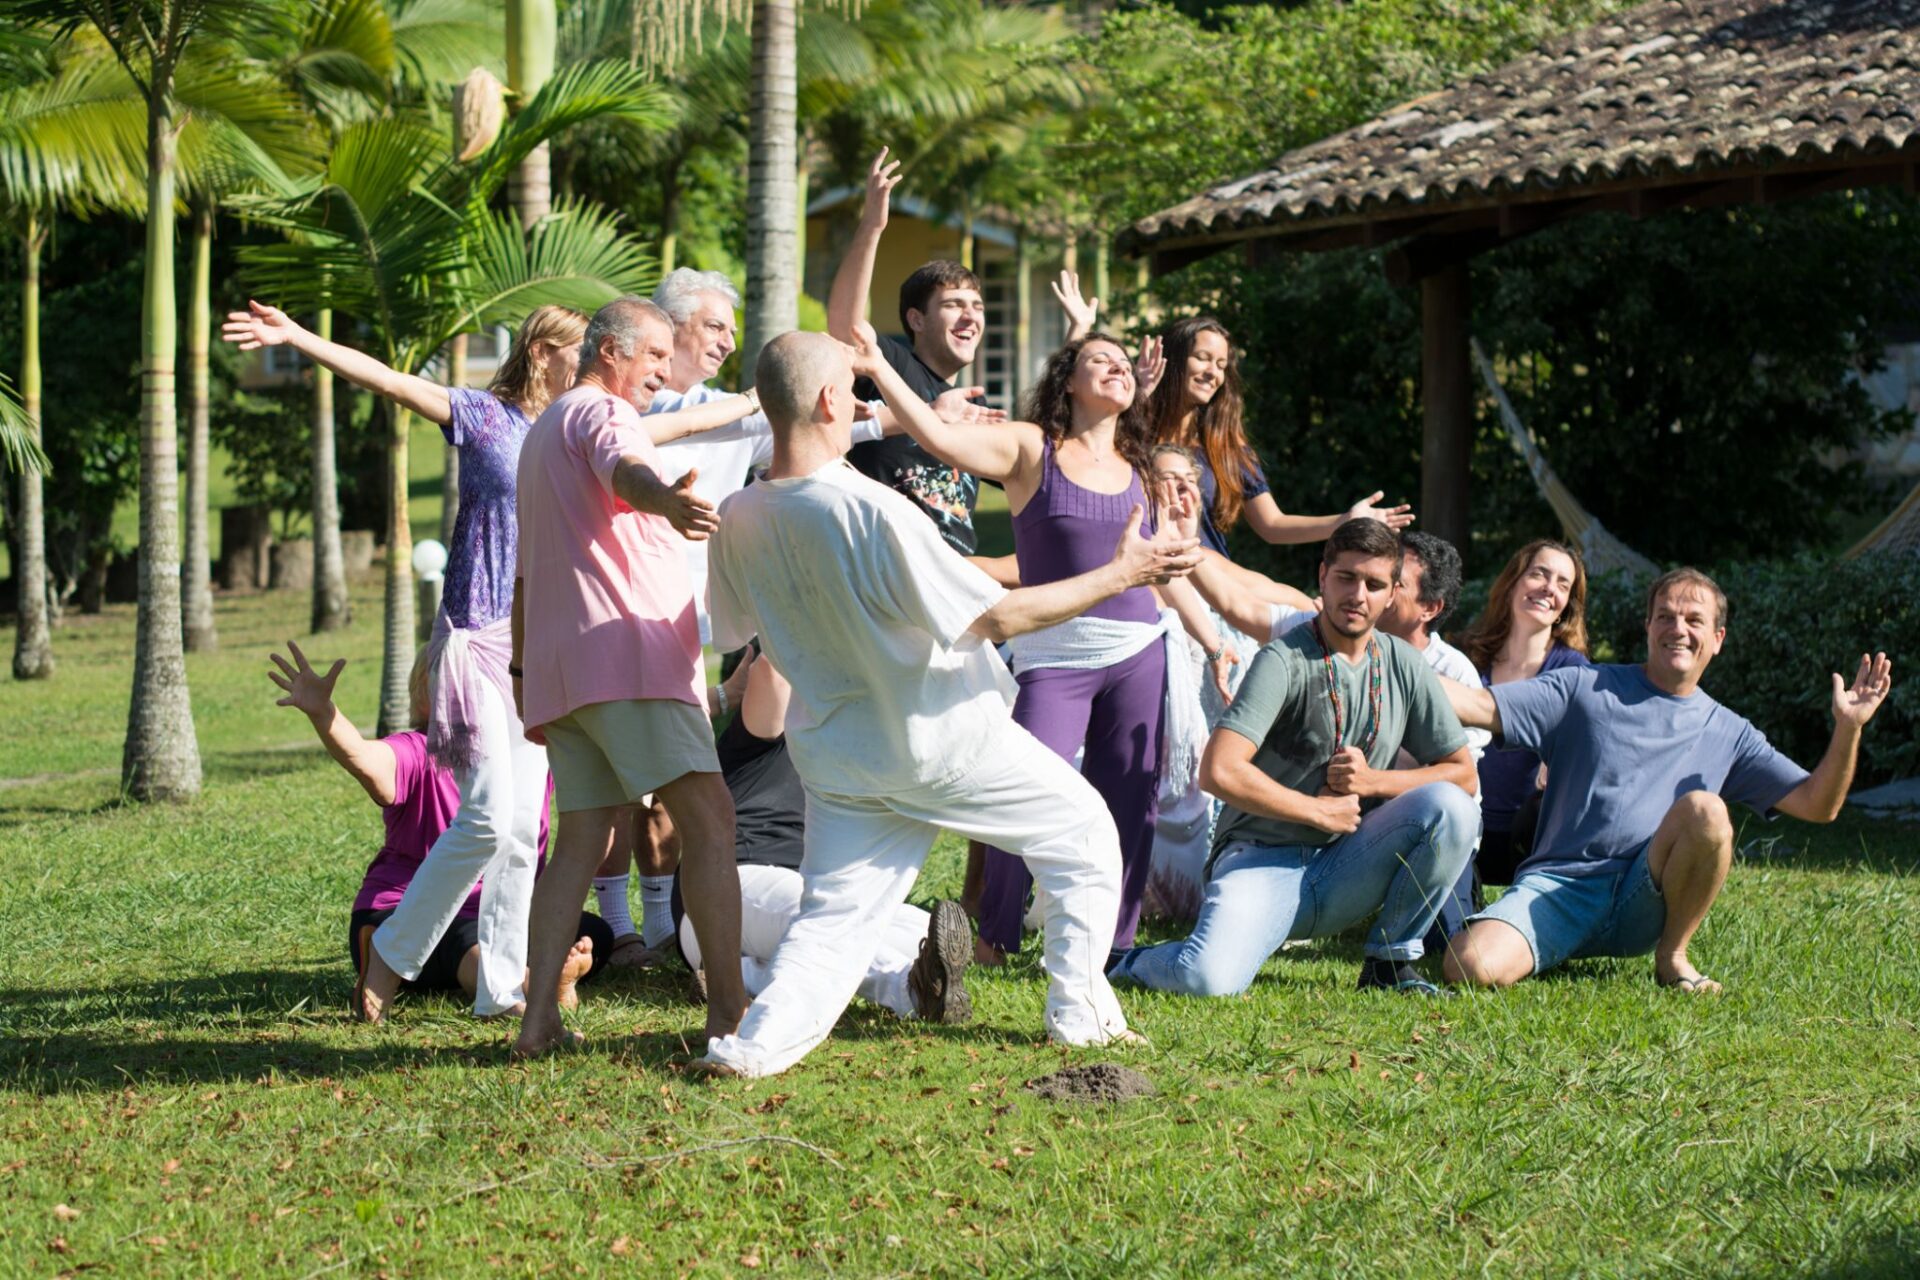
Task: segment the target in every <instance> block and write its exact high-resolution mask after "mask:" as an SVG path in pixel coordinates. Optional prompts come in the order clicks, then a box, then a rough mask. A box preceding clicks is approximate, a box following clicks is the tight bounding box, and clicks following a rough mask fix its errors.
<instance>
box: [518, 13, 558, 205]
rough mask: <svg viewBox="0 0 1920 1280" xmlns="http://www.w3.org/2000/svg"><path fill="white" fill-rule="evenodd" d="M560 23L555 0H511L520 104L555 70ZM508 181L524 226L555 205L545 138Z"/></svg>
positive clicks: (530, 96)
mask: <svg viewBox="0 0 1920 1280" xmlns="http://www.w3.org/2000/svg"><path fill="white" fill-rule="evenodd" d="M558 28H559V17H558V11H557V10H556V8H555V5H554V0H507V87H508V88H510V89H512V90H513V92H514V104H515V106H516V107H522V106H525V105H526V104H527V103H528V102H529V101H531V100H532V98H533V96H534V95H535V94H537V93H539V92H540V90H541V87H542V86H544V85H545V84H546V83H547V81H548V80H549V79H550V78H551V77H552V76H553V53H554V45H555V42H556V40H557V38H558ZM508 186H509V188H510V191H509V197H508V198H509V199H510V200H511V201H512V202H513V208H514V211H515V212H516V213H518V214H519V215H520V225H521V226H522V227H531V226H533V224H534V223H536V222H538V221H540V219H542V218H544V217H546V216H547V213H548V211H549V210H550V209H551V208H552V207H553V172H552V167H551V164H550V163H549V159H548V153H547V144H546V143H544V142H543V143H541V144H540V145H539V146H537V147H535V148H534V149H533V151H532V152H531V153H530V154H529V155H528V156H527V158H526V159H525V160H523V161H521V162H520V166H519V168H517V169H515V170H514V171H513V176H512V178H511V179H510V180H509V183H508Z"/></svg>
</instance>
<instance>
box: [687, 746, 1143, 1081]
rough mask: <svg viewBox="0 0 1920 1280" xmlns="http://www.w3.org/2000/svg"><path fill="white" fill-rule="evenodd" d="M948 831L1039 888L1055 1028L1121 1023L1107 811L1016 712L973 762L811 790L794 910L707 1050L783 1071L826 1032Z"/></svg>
mask: <svg viewBox="0 0 1920 1280" xmlns="http://www.w3.org/2000/svg"><path fill="white" fill-rule="evenodd" d="M803 780H804V779H803ZM942 829H945V830H948V831H952V832H953V833H955V834H956V835H959V836H961V837H962V838H964V839H968V840H979V841H982V842H984V843H986V844H989V845H993V846H995V847H997V848H1001V849H1005V850H1006V851H1007V852H1008V853H1012V854H1016V855H1018V856H1019V857H1021V858H1022V859H1024V860H1025V861H1026V863H1027V866H1028V868H1029V869H1030V870H1031V871H1032V873H1033V878H1034V882H1035V884H1036V885H1037V886H1038V887H1039V889H1040V890H1041V892H1042V893H1043V894H1044V895H1045V901H1046V903H1047V915H1046V947H1045V950H1044V953H1043V954H1044V962H1045V964H1046V969H1047V1011H1046V1025H1047V1032H1048V1034H1049V1035H1050V1036H1052V1037H1053V1038H1054V1039H1055V1040H1058V1041H1060V1042H1062V1043H1064V1044H1074V1045H1083V1044H1103V1043H1105V1042H1106V1041H1108V1040H1111V1039H1113V1038H1115V1037H1117V1036H1120V1035H1123V1034H1125V1032H1126V1029H1127V1020H1126V1017H1125V1015H1124V1014H1122V1013H1121V1012H1120V1002H1119V1001H1118V1000H1117V999H1115V998H1114V994H1113V988H1112V987H1110V986H1108V985H1107V979H1106V975H1105V974H1104V973H1103V972H1102V967H1103V966H1104V965H1105V963H1106V960H1107V953H1108V951H1109V950H1111V949H1112V946H1113V928H1114V921H1115V920H1116V918H1117V917H1118V915H1119V912H1120V839H1119V836H1118V835H1117V834H1116V833H1115V831H1114V826H1113V818H1112V817H1111V816H1110V815H1109V814H1108V812H1107V806H1106V802H1105V801H1103V800H1102V799H1101V798H1100V795H1099V793H1098V792H1096V791H1095V790H1094V789H1093V787H1092V786H1091V785H1089V784H1088V782H1087V780H1086V779H1084V778H1082V777H1081V776H1080V775H1079V773H1078V772H1076V771H1075V770H1074V768H1073V766H1072V765H1070V764H1068V763H1067V762H1066V761H1065V760H1062V759H1061V758H1060V757H1059V756H1057V755H1055V754H1054V753H1053V752H1051V751H1049V750H1047V748H1046V747H1045V746H1043V745H1041V743H1040V741H1039V739H1037V738H1035V737H1034V736H1033V735H1032V734H1030V733H1028V732H1027V731H1026V730H1025V729H1022V728H1021V727H1020V726H1018V725H1016V724H1014V723H1013V722H1012V720H1011V719H1009V720H1008V721H1006V723H1005V727H1004V729H1003V731H1002V733H1001V736H1000V737H999V739H998V740H997V741H995V742H993V743H992V744H991V745H990V746H989V747H988V748H987V749H986V750H985V751H983V752H981V754H980V757H979V761H978V763H976V764H975V765H974V766H973V767H972V768H971V769H969V770H966V771H965V772H962V773H960V774H958V775H956V776H954V777H951V778H947V779H945V780H943V781H940V782H935V783H927V784H923V785H919V786H913V787H903V788H901V789H900V790H899V791H896V792H893V793H891V794H888V795H885V796H836V795H829V794H825V793H822V792H819V791H816V790H814V789H813V788H812V787H811V786H809V787H808V788H807V834H806V855H805V857H804V859H803V861H802V863H801V867H800V874H801V878H802V881H803V884H804V888H803V891H802V894H801V899H800V910H799V914H798V915H797V916H796V917H795V918H794V919H793V922H792V924H791V925H790V926H789V927H788V928H787V932H786V937H785V939H784V940H783V941H782V942H781V943H780V946H779V949H778V950H777V951H776V952H775V953H774V956H773V963H772V965H771V967H770V972H769V973H768V975H767V983H766V986H765V987H764V988H763V989H762V990H761V992H760V994H759V995H758V996H757V997H756V998H755V1000H754V1002H753V1004H752V1005H751V1006H750V1007H749V1008H748V1009H747V1016H746V1017H745V1018H744V1019H743V1020H742V1021H741V1023H740V1029H739V1030H738V1031H737V1032H735V1033H734V1034H733V1035H730V1036H726V1037H723V1038H720V1039H715V1040H711V1041H709V1042H708V1052H707V1056H708V1059H709V1060H710V1061H713V1062H716V1063H720V1064H723V1065H725V1066H728V1067H731V1068H732V1069H733V1070H735V1071H737V1072H739V1073H740V1074H741V1075H744V1076H770V1075H776V1074H778V1073H779V1072H782V1071H785V1070H786V1069H787V1068H788V1067H790V1066H792V1065H793V1064H794V1063H796V1062H798V1061H800V1059H801V1058H803V1057H805V1056H806V1055H807V1053H808V1052H809V1051H810V1050H812V1049H813V1047H814V1046H815V1045H817V1044H819V1043H820V1042H821V1041H822V1040H824V1039H826V1037H827V1033H828V1032H830V1031H831V1030H832V1029H833V1024H834V1023H835V1022H836V1021H838V1020H839V1017H840V1013H841V1011H842V1010H844V1009H845V1008H846V1007H847V1002H848V1001H850V1000H851V999H852V998H853V996H854V993H855V991H856V990H858V989H859V987H860V984H861V981H862V979H863V977H864V976H865V975H866V974H867V973H868V972H869V971H870V970H871V969H872V968H873V966H874V960H875V953H876V952H877V951H878V950H879V948H880V947H881V945H882V939H883V937H884V936H885V934H886V924H887V922H888V921H890V920H891V919H892V918H893V914H894V912H895V911H896V910H897V909H898V908H899V907H900V905H901V904H902V903H904V902H905V901H906V897H907V891H908V890H909V889H911V888H912V887H913V882H914V879H915V878H916V877H917V876H918V875H919V874H920V867H921V865H922V864H923V863H924V862H925V861H926V858H927V854H928V852H929V851H930V850H931V849H932V848H933V842H934V839H935V837H936V836H937V835H938V834H939V832H940V831H941V830H942ZM743 870H744V869H743Z"/></svg>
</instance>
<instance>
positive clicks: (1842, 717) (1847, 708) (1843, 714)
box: [1833, 653, 1893, 728]
mask: <svg viewBox="0 0 1920 1280" xmlns="http://www.w3.org/2000/svg"><path fill="white" fill-rule="evenodd" d="M1892 691H1893V663H1892V661H1891V660H1890V659H1888V657H1887V655H1886V654H1884V653H1877V654H1874V655H1873V656H1872V657H1868V656H1867V655H1866V654H1864V653H1863V654H1861V655H1860V669H1859V671H1857V672H1855V673H1854V677H1853V683H1852V684H1851V685H1849V684H1847V683H1846V681H1845V680H1844V679H1843V678H1842V677H1841V676H1840V674H1839V673H1838V672H1835V673H1834V677H1833V719H1834V723H1836V724H1851V725H1853V726H1854V727H1855V728H1860V727H1862V726H1864V725H1865V724H1866V723H1867V721H1869V720H1871V719H1873V713H1874V712H1876V711H1878V710H1879V709H1880V704H1881V703H1883V702H1885V701H1886V700H1887V695H1888V694H1889V693H1891V692H1892Z"/></svg>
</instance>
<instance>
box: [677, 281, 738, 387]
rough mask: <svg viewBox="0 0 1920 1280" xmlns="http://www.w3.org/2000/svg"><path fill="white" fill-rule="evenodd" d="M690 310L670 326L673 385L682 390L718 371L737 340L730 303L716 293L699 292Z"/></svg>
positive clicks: (731, 352) (703, 380)
mask: <svg viewBox="0 0 1920 1280" xmlns="http://www.w3.org/2000/svg"><path fill="white" fill-rule="evenodd" d="M699 303H700V305H699V306H698V307H697V308H696V309H695V310H694V312H693V314H692V315H690V316H688V317H687V318H686V319H685V320H683V321H681V322H680V323H679V324H678V325H675V326H674V331H673V385H674V386H675V387H676V388H678V389H679V390H681V391H686V390H688V389H690V388H692V387H693V386H695V385H696V384H698V383H702V382H705V381H706V380H707V379H708V378H711V377H713V376H714V375H715V374H717V373H719V372H720V366H721V365H723V364H725V363H726V361H727V357H728V356H730V355H732V354H733V349H734V347H735V346H737V345H738V344H737V343H736V342H735V340H734V332H735V329H734V323H733V304H732V303H730V302H728V301H727V299H726V298H724V297H723V296H721V295H720V294H717V293H703V294H700V295H699Z"/></svg>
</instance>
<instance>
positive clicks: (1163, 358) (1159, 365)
mask: <svg viewBox="0 0 1920 1280" xmlns="http://www.w3.org/2000/svg"><path fill="white" fill-rule="evenodd" d="M1166 372H1167V344H1166V343H1165V342H1164V341H1162V340H1161V338H1160V335H1159V334H1157V333H1156V334H1155V335H1153V337H1151V338H1148V339H1147V342H1146V345H1145V346H1143V347H1141V348H1140V355H1139V358H1138V359H1136V360H1135V361H1134V362H1133V384H1134V386H1136V387H1138V388H1139V389H1140V390H1139V391H1138V393H1137V394H1138V395H1139V397H1140V399H1142V400H1145V399H1146V398H1147V397H1148V396H1150V395H1152V394H1153V389H1154V388H1155V387H1157V386H1159V385H1160V379H1161V378H1163V377H1165V376H1166ZM1374 496H1375V497H1376V498H1377V497H1379V496H1380V495H1379V494H1375V495H1374Z"/></svg>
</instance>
